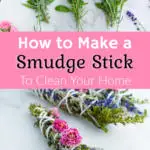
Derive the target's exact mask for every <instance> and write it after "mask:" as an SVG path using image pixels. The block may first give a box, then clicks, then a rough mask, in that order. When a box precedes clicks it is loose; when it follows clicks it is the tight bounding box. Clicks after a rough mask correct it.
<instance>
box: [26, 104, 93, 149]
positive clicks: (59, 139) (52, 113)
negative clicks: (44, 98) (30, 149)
mask: <svg viewBox="0 0 150 150" xmlns="http://www.w3.org/2000/svg"><path fill="white" fill-rule="evenodd" d="M29 110H30V112H31V114H32V116H34V117H35V118H36V122H35V125H36V126H37V127H39V128H40V130H41V132H42V134H43V135H44V137H45V138H46V139H47V140H48V145H49V146H50V147H51V148H52V149H53V150H96V148H90V147H88V146H87V145H85V144H81V141H82V137H81V136H80V134H79V131H78V130H77V129H76V128H69V126H68V124H67V122H66V121H64V120H61V119H59V116H60V115H59V112H58V110H57V109H56V108H52V109H50V110H49V111H47V110H46V109H45V108H43V107H42V106H40V105H35V104H31V105H30V107H29Z"/></svg>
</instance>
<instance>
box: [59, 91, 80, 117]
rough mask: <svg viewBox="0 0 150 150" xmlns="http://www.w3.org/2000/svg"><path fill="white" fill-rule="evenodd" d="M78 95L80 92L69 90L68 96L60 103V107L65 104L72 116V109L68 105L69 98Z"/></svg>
mask: <svg viewBox="0 0 150 150" xmlns="http://www.w3.org/2000/svg"><path fill="white" fill-rule="evenodd" d="M77 93H78V92H77V91H75V90H72V89H71V90H69V91H68V92H67V94H66V96H65V97H64V98H63V99H62V100H61V101H60V102H59V104H58V107H60V106H61V104H62V103H63V102H65V104H66V107H67V110H68V112H69V113H70V114H71V113H72V112H71V111H70V108H69V105H68V98H69V97H70V96H72V95H74V94H77Z"/></svg>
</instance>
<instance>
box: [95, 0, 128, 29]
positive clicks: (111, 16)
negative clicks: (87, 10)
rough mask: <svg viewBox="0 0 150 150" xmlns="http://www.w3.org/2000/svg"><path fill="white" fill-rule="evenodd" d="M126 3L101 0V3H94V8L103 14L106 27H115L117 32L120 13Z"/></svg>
mask: <svg viewBox="0 0 150 150" xmlns="http://www.w3.org/2000/svg"><path fill="white" fill-rule="evenodd" d="M126 1H127V0H102V2H96V3H95V5H96V7H97V8H99V9H101V10H102V11H103V12H104V13H105V16H106V22H107V25H108V27H114V26H116V25H117V30H119V24H120V22H121V13H122V9H123V6H124V4H125V2H126Z"/></svg>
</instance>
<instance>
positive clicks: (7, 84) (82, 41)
mask: <svg viewBox="0 0 150 150" xmlns="http://www.w3.org/2000/svg"><path fill="white" fill-rule="evenodd" d="M149 39H150V33H115V32H114V33H101V32H96V33H88V32H87V33H74V32H68V33H59V32H50V33H0V50H1V54H0V69H1V73H0V88H23V89H24V88H150V84H149V83H150V69H149V68H150V67H149V66H150V58H149V56H150V44H149V43H150V42H149Z"/></svg>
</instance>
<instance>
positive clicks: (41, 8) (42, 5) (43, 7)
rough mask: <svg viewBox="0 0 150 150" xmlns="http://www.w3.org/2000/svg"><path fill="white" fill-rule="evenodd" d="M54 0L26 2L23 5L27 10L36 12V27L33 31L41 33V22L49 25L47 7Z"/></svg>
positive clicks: (28, 0) (30, 0) (31, 0)
mask: <svg viewBox="0 0 150 150" xmlns="http://www.w3.org/2000/svg"><path fill="white" fill-rule="evenodd" d="M53 1H54V0H27V2H26V3H23V5H24V6H25V7H27V8H30V9H33V10H34V11H35V12H36V18H37V26H36V27H34V29H35V30H36V31H37V30H39V31H41V22H45V23H49V19H50V15H49V12H48V5H50V4H51V3H52V2H53Z"/></svg>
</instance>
